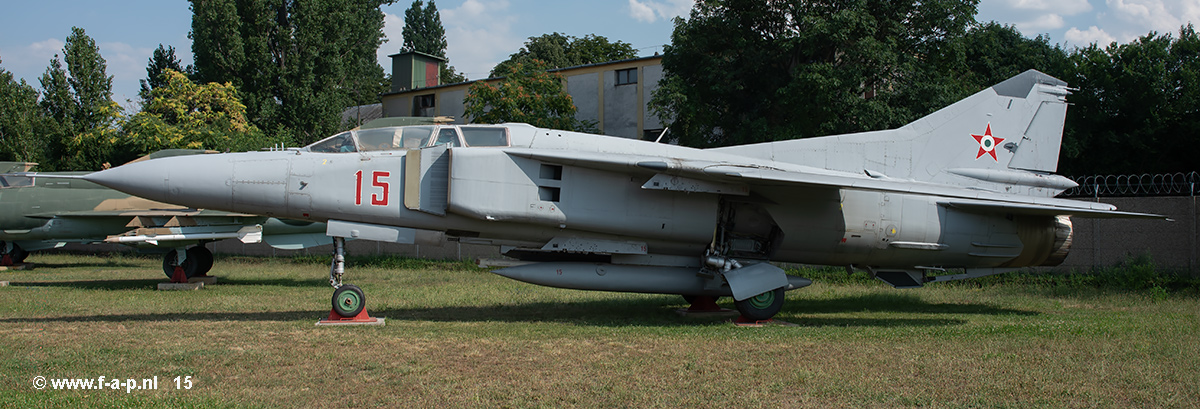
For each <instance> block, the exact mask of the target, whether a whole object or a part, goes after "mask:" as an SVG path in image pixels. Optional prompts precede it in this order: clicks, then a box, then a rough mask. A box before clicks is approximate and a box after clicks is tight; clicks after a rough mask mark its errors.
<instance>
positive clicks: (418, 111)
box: [412, 94, 437, 116]
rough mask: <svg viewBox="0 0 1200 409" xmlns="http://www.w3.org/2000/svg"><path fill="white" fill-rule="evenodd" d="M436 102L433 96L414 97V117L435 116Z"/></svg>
mask: <svg viewBox="0 0 1200 409" xmlns="http://www.w3.org/2000/svg"><path fill="white" fill-rule="evenodd" d="M436 101H437V98H436V97H435V96H434V95H433V94H428V95H417V96H415V97H413V113H412V114H413V116H433V113H434V109H433V108H434V106H435V105H436Z"/></svg>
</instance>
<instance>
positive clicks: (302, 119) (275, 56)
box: [189, 0, 385, 143]
mask: <svg viewBox="0 0 1200 409" xmlns="http://www.w3.org/2000/svg"><path fill="white" fill-rule="evenodd" d="M384 3H385V1H384V0H368V1H353V2H343V1H336V0H254V1H236V0H210V1H200V0H193V1H192V6H191V8H192V14H193V16H192V31H191V33H190V34H189V36H190V37H191V39H192V51H193V53H194V57H195V69H196V73H195V75H196V79H197V81H198V82H201V83H209V82H216V83H225V82H229V83H232V84H233V85H234V86H235V87H236V88H237V89H238V90H239V91H240V92H241V95H242V102H243V103H244V104H245V106H246V115H247V117H248V118H249V120H250V122H251V123H253V124H255V126H257V127H258V128H259V129H262V130H264V131H266V132H267V133H268V134H271V135H276V136H279V137H292V138H294V139H295V142H297V143H307V142H311V141H314V140H316V139H318V138H321V137H324V136H328V135H331V134H333V133H335V132H336V131H337V130H338V129H340V128H341V127H343V124H342V123H341V112H342V110H344V109H345V108H346V107H349V106H353V105H359V104H364V103H373V102H377V99H378V94H379V92H382V91H383V90H384V89H385V88H383V86H382V84H383V69H382V68H380V67H379V64H378V63H377V62H376V58H375V51H376V50H377V49H378V48H379V46H380V44H381V43H382V41H383V12H381V11H380V10H379V6H380V5H382V4H384Z"/></svg>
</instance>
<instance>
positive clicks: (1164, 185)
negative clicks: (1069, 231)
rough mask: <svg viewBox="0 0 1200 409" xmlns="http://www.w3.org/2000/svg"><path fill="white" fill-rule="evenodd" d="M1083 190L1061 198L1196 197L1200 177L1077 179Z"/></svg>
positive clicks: (1192, 173) (1161, 176) (1101, 176)
mask: <svg viewBox="0 0 1200 409" xmlns="http://www.w3.org/2000/svg"><path fill="white" fill-rule="evenodd" d="M1071 180H1073V181H1075V183H1078V184H1079V186H1076V187H1073V188H1070V189H1067V190H1066V191H1065V192H1063V193H1062V194H1060V195H1059V196H1060V197H1111V196H1196V194H1197V193H1198V192H1200V173H1197V172H1188V173H1183V172H1179V173H1165V174H1155V175H1151V174H1149V173H1143V174H1140V175H1089V176H1074V177H1071Z"/></svg>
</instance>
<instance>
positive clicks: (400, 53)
mask: <svg viewBox="0 0 1200 409" xmlns="http://www.w3.org/2000/svg"><path fill="white" fill-rule="evenodd" d="M407 54H416V55H419V56H422V57H426V58H432V59H435V60H438V61H441V62H447V61H450V60H447V59H445V58H442V57H438V56H436V55H433V54H429V53H423V52H420V51H416V50H413V51H402V52H399V53H395V54H392V55H389V56H388V58H396V57H399V56H402V55H407Z"/></svg>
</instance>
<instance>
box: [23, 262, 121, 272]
mask: <svg viewBox="0 0 1200 409" xmlns="http://www.w3.org/2000/svg"><path fill="white" fill-rule="evenodd" d="M30 263H32V264H33V268H34V269H35V270H36V269H39V268H101V267H103V268H141V267H142V266H141V265H139V264H134V263H127V262H122V261H85V262H80V263H41V262H35V261H31V262H30Z"/></svg>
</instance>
